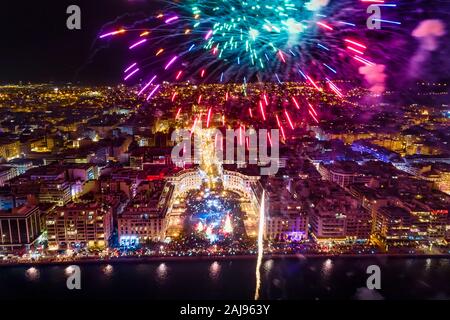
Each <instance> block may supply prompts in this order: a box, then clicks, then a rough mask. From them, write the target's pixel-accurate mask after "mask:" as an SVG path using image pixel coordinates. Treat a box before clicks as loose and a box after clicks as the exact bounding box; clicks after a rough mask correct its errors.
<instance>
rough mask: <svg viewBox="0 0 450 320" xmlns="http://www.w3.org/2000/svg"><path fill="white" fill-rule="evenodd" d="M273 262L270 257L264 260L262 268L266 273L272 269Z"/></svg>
mask: <svg viewBox="0 0 450 320" xmlns="http://www.w3.org/2000/svg"><path fill="white" fill-rule="evenodd" d="M273 263H274V262H273V260H272V259H270V260H267V261H266V262H264V265H263V269H264V272H265V273H266V275H267V274H269V273H270V271H271V270H272V268H273Z"/></svg>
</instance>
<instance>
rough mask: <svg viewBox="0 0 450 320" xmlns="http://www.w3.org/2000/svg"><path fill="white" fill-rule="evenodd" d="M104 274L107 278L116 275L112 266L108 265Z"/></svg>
mask: <svg viewBox="0 0 450 320" xmlns="http://www.w3.org/2000/svg"><path fill="white" fill-rule="evenodd" d="M103 273H104V274H105V276H107V277H110V276H112V275H113V273H114V268H113V266H112V265H110V264H108V265H106V266H105V267H103Z"/></svg>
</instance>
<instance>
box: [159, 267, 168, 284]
mask: <svg viewBox="0 0 450 320" xmlns="http://www.w3.org/2000/svg"><path fill="white" fill-rule="evenodd" d="M167 278H168V267H167V265H166V264H165V263H161V264H160V265H159V266H158V268H157V269H156V279H157V280H158V282H160V283H163V282H166V281H167Z"/></svg>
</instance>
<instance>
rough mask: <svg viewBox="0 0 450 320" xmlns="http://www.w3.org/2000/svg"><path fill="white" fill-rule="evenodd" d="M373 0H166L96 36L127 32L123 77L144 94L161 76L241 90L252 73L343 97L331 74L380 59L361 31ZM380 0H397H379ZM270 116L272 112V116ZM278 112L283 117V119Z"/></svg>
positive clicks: (353, 71) (254, 77)
mask: <svg viewBox="0 0 450 320" xmlns="http://www.w3.org/2000/svg"><path fill="white" fill-rule="evenodd" d="M373 3H374V1H364V0H339V1H337V0H296V1H294V0H272V1H270V2H269V1H266V0H252V1H246V0H191V1H183V2H182V3H180V2H176V1H168V2H165V5H166V6H165V9H164V11H163V12H161V13H158V14H157V15H156V14H155V15H154V16H150V17H149V18H148V19H144V20H141V21H135V22H134V23H133V24H132V26H131V27H123V26H120V27H118V28H117V29H116V30H107V32H105V33H104V34H102V35H100V36H99V37H100V38H101V39H103V40H105V39H109V38H113V37H114V38H116V37H125V39H127V41H129V42H128V48H129V51H130V53H132V55H133V56H136V54H137V55H138V56H139V57H141V58H140V60H139V59H138V58H135V59H133V60H134V61H139V62H133V63H132V64H128V65H127V66H126V67H125V68H124V69H125V71H124V74H125V75H124V80H125V81H126V82H127V83H131V82H132V81H137V80H141V81H142V83H141V85H140V89H139V95H144V94H145V96H146V97H147V100H149V99H151V98H152V97H153V96H154V95H155V94H156V93H157V91H158V89H159V88H160V85H161V82H162V81H165V80H166V81H170V82H181V81H186V80H189V81H191V83H202V82H214V83H217V82H223V83H225V82H234V83H236V82H237V83H242V84H243V87H244V92H245V87H246V86H247V83H248V82H250V81H251V82H255V81H257V82H278V83H279V84H282V83H283V82H303V83H305V84H307V85H309V86H310V87H311V88H313V89H315V90H317V92H318V93H319V94H331V95H335V96H336V97H337V98H340V99H343V98H345V89H346V88H340V87H338V85H337V83H338V82H336V80H340V79H356V78H360V76H361V75H360V72H359V69H360V68H361V67H375V66H377V65H378V63H379V62H376V60H374V59H373V57H372V58H371V56H372V54H374V53H379V52H380V48H379V46H378V45H376V46H375V47H374V46H372V44H370V41H369V40H370V39H367V32H366V31H367V19H368V15H367V7H368V6H369V5H370V4H373ZM383 6H384V7H387V8H393V7H395V6H396V5H395V4H386V3H384V4H383ZM379 22H383V23H387V22H392V21H391V20H380V21H379ZM398 24H399V23H388V25H391V26H397V25H398ZM386 30H387V32H389V31H390V30H389V28H386ZM380 32H381V31H380ZM149 51H150V54H148V55H147V54H146V52H149ZM142 56H146V57H147V58H145V59H142ZM379 57H380V55H379V54H378V55H377V58H378V59H379ZM150 71H151V72H150ZM155 79H157V81H156V80H155ZM174 97H175V95H174V96H173V97H172V101H173V100H174ZM200 97H201V96H200ZM227 98H228V97H227ZM200 99H201V98H199V102H198V103H199V104H200V102H201V100H200ZM261 99H262V98H261ZM291 99H292V102H293V103H294V104H293V107H295V108H297V109H301V107H300V105H299V102H298V100H297V99H296V98H295V97H291ZM227 100H228V99H226V101H227ZM263 100H264V102H263V101H260V102H259V111H260V113H261V116H262V118H263V120H264V121H266V120H267V118H268V117H269V114H266V108H267V107H268V105H269V102H268V101H267V97H266V95H264V99H263ZM307 110H308V112H307V113H308V114H309V115H310V117H311V119H312V120H314V121H315V122H319V113H318V112H317V110H316V109H314V108H313V107H310V108H309V109H307ZM267 111H268V110H267ZM249 113H250V117H251V118H253V116H254V115H253V112H252V111H251V110H249ZM279 117H283V119H286V120H287V123H288V125H289V128H291V129H292V130H293V128H295V119H293V117H292V116H290V114H289V112H288V113H286V112H285V111H284V110H281V111H280V113H279ZM210 118H211V114H210V112H208V119H210ZM274 120H275V117H273V119H271V122H272V123H274V122H275V121H274ZM276 120H277V121H276V122H277V123H278V124H280V123H279V122H280V119H276ZM197 121H198V120H197ZM208 124H209V121H208ZM279 127H280V128H282V126H281V125H279ZM282 130H283V136H284V129H282Z"/></svg>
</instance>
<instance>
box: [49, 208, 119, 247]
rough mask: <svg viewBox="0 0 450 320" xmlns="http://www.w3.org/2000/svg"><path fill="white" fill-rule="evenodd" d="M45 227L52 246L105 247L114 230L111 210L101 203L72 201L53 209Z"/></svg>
mask: <svg viewBox="0 0 450 320" xmlns="http://www.w3.org/2000/svg"><path fill="white" fill-rule="evenodd" d="M46 227H47V233H48V242H49V249H52V250H58V249H68V248H84V247H88V248H99V249H104V248H106V247H107V246H108V241H109V239H110V236H111V233H112V228H113V223H112V210H111V208H109V207H107V206H103V205H101V204H98V203H89V204H83V203H70V204H68V205H65V206H63V207H58V208H55V210H53V211H52V212H50V213H49V214H48V215H47V218H46Z"/></svg>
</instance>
